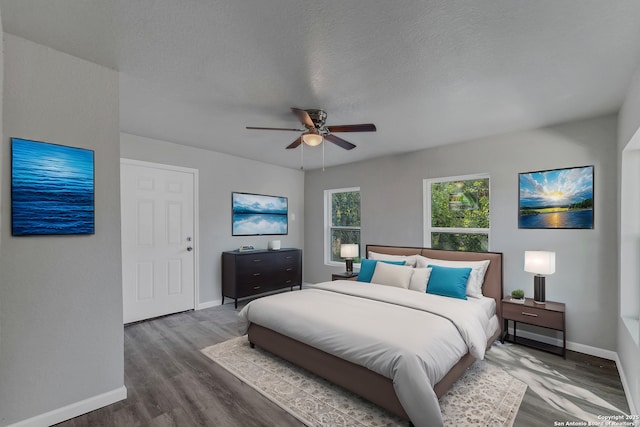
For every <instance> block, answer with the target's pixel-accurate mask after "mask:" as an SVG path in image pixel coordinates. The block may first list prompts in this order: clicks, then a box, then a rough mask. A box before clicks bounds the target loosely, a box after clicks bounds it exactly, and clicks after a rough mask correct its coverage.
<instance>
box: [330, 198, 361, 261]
mask: <svg viewBox="0 0 640 427" xmlns="http://www.w3.org/2000/svg"><path fill="white" fill-rule="evenodd" d="M324 197H325V217H324V223H325V245H324V248H325V264H333V265H344V259H343V258H341V257H340V245H341V244H343V243H356V244H358V246H360V188H357V187H354V188H341V189H337V190H325V192H324ZM353 262H354V264H358V263H360V257H358V258H354V260H353Z"/></svg>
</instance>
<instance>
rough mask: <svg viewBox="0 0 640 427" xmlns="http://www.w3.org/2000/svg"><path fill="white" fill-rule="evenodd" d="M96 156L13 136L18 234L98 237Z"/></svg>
mask: <svg viewBox="0 0 640 427" xmlns="http://www.w3.org/2000/svg"><path fill="white" fill-rule="evenodd" d="M94 222H95V221H94V153H93V150H87V149H84V148H76V147H67V146H64V145H57V144H50V143H47V142H40V141H31V140H28V139H21V138H11V225H12V234H13V235H14V236H25V235H56V234H57V235H60V234H94V227H95V225H94Z"/></svg>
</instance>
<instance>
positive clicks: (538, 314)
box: [502, 297, 567, 358]
mask: <svg viewBox="0 0 640 427" xmlns="http://www.w3.org/2000/svg"><path fill="white" fill-rule="evenodd" d="M564 313H565V305H564V304H563V303H561V302H554V301H547V302H545V303H542V304H536V303H535V302H533V300H532V299H529V298H527V299H526V300H525V302H524V304H522V303H516V302H513V301H511V297H506V298H504V299H503V300H502V319H503V322H504V329H503V333H502V342H505V341H509V342H514V343H517V344H522V345H526V346H528V347H533V348H537V349H539V350H543V351H547V352H550V353H554V354H557V355H559V356H562V357H564V358H566V357H567V332H566V329H565V318H564ZM509 320H511V321H513V335H511V334H509ZM518 322H520V323H526V324H528V325H536V326H540V327H542V328H548V329H554V330H556V331H560V332H562V347H558V346H555V345H551V344H546V343H542V342H539V341H535V340H532V339H528V338H522V337H519V336H517V329H516V328H517V326H516V325H517V323H518Z"/></svg>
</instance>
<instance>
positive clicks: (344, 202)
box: [331, 191, 360, 243]
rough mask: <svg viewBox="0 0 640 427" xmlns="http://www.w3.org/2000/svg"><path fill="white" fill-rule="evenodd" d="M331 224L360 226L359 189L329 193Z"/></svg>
mask: <svg viewBox="0 0 640 427" xmlns="http://www.w3.org/2000/svg"><path fill="white" fill-rule="evenodd" d="M331 225H332V226H341V227H360V192H359V191H347V192H342V193H333V194H332V195H331ZM345 243H356V242H345Z"/></svg>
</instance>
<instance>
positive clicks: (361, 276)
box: [358, 258, 407, 283]
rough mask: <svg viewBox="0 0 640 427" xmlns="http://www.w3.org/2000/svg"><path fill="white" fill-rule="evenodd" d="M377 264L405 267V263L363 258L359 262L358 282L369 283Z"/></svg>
mask: <svg viewBox="0 0 640 427" xmlns="http://www.w3.org/2000/svg"><path fill="white" fill-rule="evenodd" d="M378 262H386V263H387V264H395V265H405V264H406V263H407V261H383V260H376V259H368V258H364V259H363V260H362V261H360V272H358V282H367V283H369V282H371V278H372V277H373V272H374V271H375V270H376V264H377V263H378Z"/></svg>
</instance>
